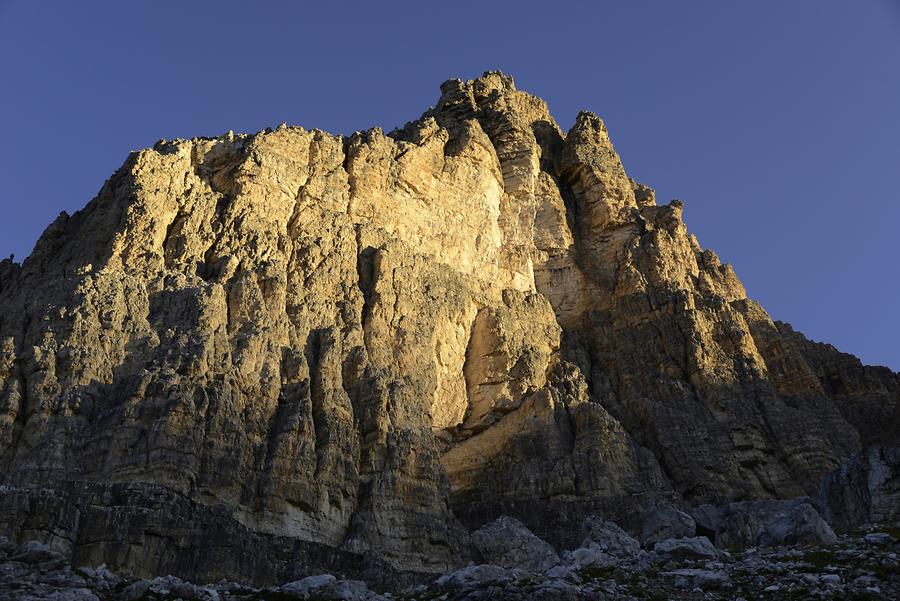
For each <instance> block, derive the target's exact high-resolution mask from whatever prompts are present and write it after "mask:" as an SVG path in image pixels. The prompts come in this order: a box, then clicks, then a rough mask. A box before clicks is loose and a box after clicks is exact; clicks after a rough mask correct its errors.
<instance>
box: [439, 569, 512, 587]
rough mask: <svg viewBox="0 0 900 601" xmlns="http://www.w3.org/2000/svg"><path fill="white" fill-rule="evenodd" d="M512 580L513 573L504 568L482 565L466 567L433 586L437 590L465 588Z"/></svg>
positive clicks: (447, 575) (444, 577)
mask: <svg viewBox="0 0 900 601" xmlns="http://www.w3.org/2000/svg"><path fill="white" fill-rule="evenodd" d="M513 579H514V575H513V573H512V572H511V571H510V570H508V569H506V568H504V567H501V566H495V565H486V564H482V565H471V566H466V567H464V568H462V569H460V570H456V571H455V572H451V573H450V574H445V575H444V576H441V577H440V578H438V579H437V581H436V582H435V584H436V585H437V586H438V588H466V587H470V586H473V585H480V584H486V583H489V582H510V581H512V580H513Z"/></svg>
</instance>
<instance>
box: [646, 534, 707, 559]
mask: <svg viewBox="0 0 900 601" xmlns="http://www.w3.org/2000/svg"><path fill="white" fill-rule="evenodd" d="M653 554H654V555H656V556H657V557H658V558H660V559H674V560H681V559H717V558H718V552H717V551H716V548H715V547H714V546H713V544H712V543H711V542H709V539H708V538H706V537H705V536H693V537H690V538H669V539H666V540H664V541H660V542H658V543H656V545H655V546H654V547H653Z"/></svg>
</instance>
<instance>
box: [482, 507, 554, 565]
mask: <svg viewBox="0 0 900 601" xmlns="http://www.w3.org/2000/svg"><path fill="white" fill-rule="evenodd" d="M470 543H471V545H472V547H473V549H474V551H475V553H476V554H477V555H478V556H479V557H481V559H482V560H483V561H484V562H486V563H491V564H495V565H499V566H503V567H505V568H519V569H522V570H529V571H543V570H546V569H548V568H550V567H552V566H553V565H555V564H556V563H558V562H559V555H557V553H556V551H555V550H554V549H553V547H551V546H550V544H549V543H547V542H545V541H544V540H542V539H540V538H538V537H537V536H535V535H534V534H533V533H532V532H531V530H529V529H528V528H526V527H525V526H524V525H523V524H522V522H520V521H518V520H516V519H514V518H510V517H506V516H502V517H500V518H497V519H496V520H494V521H493V522H491V523H489V524H486V525H484V526H482V527H481V528H479V529H478V530H476V531H475V532H474V533H472V536H471V537H470Z"/></svg>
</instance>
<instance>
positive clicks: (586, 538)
mask: <svg viewBox="0 0 900 601" xmlns="http://www.w3.org/2000/svg"><path fill="white" fill-rule="evenodd" d="M581 533H582V543H581V545H582V547H589V546H593V547H596V548H597V549H598V550H599V551H602V552H604V553H608V554H610V555H614V556H616V557H622V558H631V557H635V556H636V555H638V554H639V553H640V551H641V544H640V543H639V542H638V541H636V540H635V539H634V538H632V537H631V536H629V534H628V533H627V532H625V531H624V530H622V529H621V528H619V526H618V525H617V524H616V523H615V522H611V521H609V520H604V519H602V518H599V517H597V516H595V515H592V516H590V517H588V518H587V519H586V520H585V521H584V523H583V524H582V526H581Z"/></svg>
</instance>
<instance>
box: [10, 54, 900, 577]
mask: <svg viewBox="0 0 900 601" xmlns="http://www.w3.org/2000/svg"><path fill="white" fill-rule="evenodd" d="M798 227H802V225H800V224H798ZM760 243H761V244H764V241H760ZM810 302H814V299H810ZM836 317H837V316H836ZM0 353H2V354H0V468H2V483H3V485H4V486H3V487H2V490H0V524H2V526H3V530H4V531H6V532H10V533H12V534H13V535H14V537H15V538H18V539H23V540H24V539H27V538H28V537H29V536H30V537H32V538H34V537H35V536H37V535H40V538H42V539H45V540H49V541H50V542H51V543H53V544H54V545H56V546H57V547H60V548H64V549H66V550H67V552H68V553H69V554H70V555H72V556H73V557H74V558H75V559H74V561H75V562H76V563H91V562H93V564H94V565H96V564H99V563H102V562H106V563H108V564H109V565H110V566H115V567H118V568H120V569H123V570H126V571H130V572H131V573H135V574H137V575H154V574H160V573H178V574H181V575H185V576H187V577H193V578H200V579H216V578H219V577H222V576H223V575H226V576H230V577H233V578H234V577H240V578H244V579H246V580H248V581H258V582H269V581H275V580H279V579H283V578H284V574H285V573H286V572H285V571H286V570H288V571H289V570H295V571H296V570H299V569H300V568H298V567H297V565H298V562H299V564H303V562H306V563H307V564H310V565H312V564H313V563H315V564H316V565H333V564H341V565H356V566H357V567H358V568H359V570H365V569H369V568H366V567H365V566H380V567H379V568H378V569H381V570H395V571H396V572H397V573H403V572H419V573H422V572H425V573H439V572H443V571H447V570H449V569H451V568H454V567H456V566H459V565H462V564H464V563H465V561H467V559H468V557H469V555H468V554H469V550H468V549H469V547H468V543H467V536H468V535H467V529H470V528H474V527H477V526H479V525H481V524H483V523H485V522H487V521H489V520H491V519H493V518H496V517H498V516H499V515H501V514H509V515H517V516H518V517H520V519H522V520H523V521H525V522H528V524H529V526H531V528H532V529H533V530H535V531H536V532H538V533H540V534H542V535H543V536H545V537H548V540H549V539H550V538H552V535H553V532H552V531H556V532H557V533H561V532H564V531H565V528H566V526H565V523H563V522H565V521H566V519H568V517H571V521H573V523H574V520H576V519H578V520H580V519H581V518H582V517H583V516H584V515H585V514H587V513H591V512H600V513H604V512H605V513H611V512H612V513H616V512H618V513H620V514H621V513H623V512H626V513H627V510H630V509H634V510H635V511H637V510H638V509H639V508H640V507H642V506H643V504H645V503H649V502H650V501H651V500H654V499H657V500H658V499H668V500H669V501H670V502H673V503H676V504H680V505H697V504H701V503H716V504H722V503H728V502H735V501H747V500H765V499H788V498H793V497H798V496H803V495H815V494H817V492H818V490H819V486H820V482H821V481H822V478H823V477H824V476H825V475H826V474H828V473H829V472H831V471H832V470H834V469H835V468H837V467H838V466H839V464H840V463H841V462H842V461H843V460H845V459H849V458H851V457H852V456H853V455H854V454H856V453H857V452H858V451H860V449H862V448H863V447H868V446H871V445H886V446H896V445H898V444H900V404H898V400H900V375H898V374H896V373H893V372H891V371H890V370H888V369H886V368H878V367H868V366H864V365H862V364H861V363H860V362H859V360H857V359H856V358H854V357H852V356H850V355H846V354H843V353H840V352H838V351H837V350H836V349H834V348H833V347H831V346H828V345H824V344H818V343H813V342H810V341H809V340H807V339H806V338H804V337H803V336H802V335H801V334H799V333H797V332H795V331H794V330H793V329H791V327H790V326H788V325H787V324H784V323H780V322H775V321H773V320H772V319H771V318H770V317H769V316H768V315H767V314H766V312H765V310H764V309H763V308H762V307H761V306H760V305H759V304H757V303H756V302H754V301H753V300H751V299H749V298H747V295H746V292H745V290H744V288H743V286H742V285H741V283H740V281H739V280H738V278H737V276H736V275H735V273H734V271H733V270H732V268H731V267H730V266H729V265H725V264H722V263H721V262H720V261H719V259H718V258H717V257H716V255H715V254H714V253H713V252H712V251H709V250H704V249H702V248H701V247H700V245H699V243H698V242H697V239H696V238H695V237H694V236H692V235H691V234H689V233H688V230H687V228H686V227H685V224H684V222H683V221H682V204H681V202H679V201H673V202H671V203H669V204H667V205H658V204H657V203H656V199H655V195H654V192H653V190H652V189H650V188H648V187H647V186H645V185H643V184H640V183H638V182H636V181H634V180H632V179H630V178H629V177H628V175H627V174H626V172H625V170H624V168H623V166H622V163H621V161H620V159H619V156H618V155H617V154H616V152H615V150H614V149H613V146H612V143H611V141H610V138H609V135H608V133H607V130H606V127H605V126H604V124H603V122H602V121H601V120H600V119H599V118H598V117H596V116H595V115H594V114H592V113H589V112H582V113H581V114H579V116H578V118H577V120H576V123H575V125H574V126H573V127H572V129H571V130H569V131H568V132H563V131H562V130H561V129H560V127H559V126H558V125H557V123H556V122H555V121H554V119H553V117H552V116H551V115H550V113H549V111H548V108H547V104H546V103H545V102H544V101H543V100H541V99H539V98H536V97H534V96H532V95H530V94H527V93H525V92H522V91H519V90H516V88H515V86H514V84H513V80H512V79H511V78H510V77H508V76H505V75H503V74H500V73H496V72H488V73H486V74H485V75H484V76H482V77H480V78H478V79H475V80H473V81H468V82H462V81H459V80H450V81H448V82H446V83H444V84H443V85H442V86H441V96H440V99H439V100H438V103H437V105H436V107H435V108H433V109H431V110H429V111H427V112H426V113H424V114H423V115H422V117H421V118H419V119H418V120H416V121H413V122H410V123H409V124H407V125H406V126H404V127H403V128H401V129H398V130H396V131H393V132H391V133H388V134H385V133H383V132H382V131H381V130H380V129H373V130H369V131H366V132H357V133H355V134H354V135H352V136H350V137H349V138H343V137H341V136H334V135H331V134H328V133H326V132H322V131H319V130H313V131H307V130H304V129H302V128H299V127H290V126H284V125H282V126H279V127H278V128H276V129H275V130H266V131H263V132H260V133H258V134H253V135H243V134H233V133H231V132H229V133H228V134H226V135H224V136H221V137H218V138H199V139H193V140H174V141H165V140H163V141H160V142H159V143H157V144H156V145H155V146H154V147H153V148H152V149H146V150H141V151H138V152H135V153H133V154H132V155H131V156H130V157H129V158H128V160H127V161H126V162H125V164H124V165H123V166H122V167H121V168H120V169H119V170H118V171H117V172H116V173H115V174H114V175H113V176H112V177H111V178H110V179H109V180H108V181H107V182H106V183H105V185H104V186H103V188H102V190H101V191H100V193H99V194H98V196H97V197H96V198H95V199H94V200H92V201H91V202H90V203H89V204H88V205H87V206H86V207H85V208H84V209H83V210H81V211H79V212H78V213H76V214H74V215H71V216H70V215H67V214H65V213H63V214H61V215H60V216H59V218H58V219H57V220H56V221H54V222H53V224H51V225H50V226H49V227H48V229H47V230H46V231H45V232H44V234H43V235H42V237H41V239H40V240H39V242H38V244H37V245H36V247H35V250H34V252H33V254H32V255H31V256H30V257H29V258H28V259H26V260H25V261H24V263H23V264H21V265H19V264H16V263H13V262H11V261H9V260H7V261H3V262H2V263H0ZM629 508H630V509H629ZM567 516H568V517H567ZM542 524H543V525H544V526H543V531H542ZM551 524H552V526H551ZM354 562H355V563H354ZM304 565H305V564H304ZM292 566H293V567H292ZM372 569H374V568H372ZM301 571H302V570H301Z"/></svg>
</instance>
